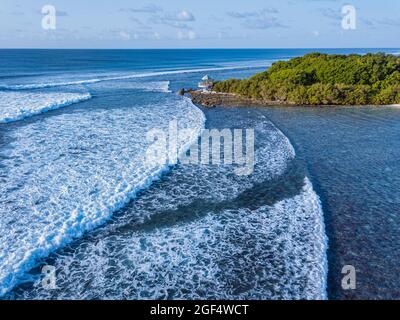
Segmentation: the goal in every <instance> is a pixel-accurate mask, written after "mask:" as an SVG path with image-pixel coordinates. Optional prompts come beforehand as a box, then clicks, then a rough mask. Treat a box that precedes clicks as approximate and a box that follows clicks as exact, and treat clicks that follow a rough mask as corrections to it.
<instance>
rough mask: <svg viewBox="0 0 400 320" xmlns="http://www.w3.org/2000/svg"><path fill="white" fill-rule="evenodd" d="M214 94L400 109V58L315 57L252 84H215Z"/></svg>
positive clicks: (275, 68)
mask: <svg viewBox="0 0 400 320" xmlns="http://www.w3.org/2000/svg"><path fill="white" fill-rule="evenodd" d="M214 90H215V91H219V92H229V93H236V94H239V95H241V96H244V97H247V98H254V99H259V100H264V101H269V102H270V101H276V102H280V103H288V104H301V105H365V104H378V105H383V104H398V103H400V57H397V56H394V55H389V54H384V53H378V54H367V55H355V54H353V55H328V54H321V53H311V54H307V55H305V56H303V57H299V58H293V59H291V60H289V61H278V62H275V63H274V64H273V65H272V66H271V67H270V68H269V69H268V70H266V71H264V72H261V73H257V74H255V75H254V76H252V77H251V78H248V79H244V80H238V79H229V80H226V81H220V82H216V83H215V85H214Z"/></svg>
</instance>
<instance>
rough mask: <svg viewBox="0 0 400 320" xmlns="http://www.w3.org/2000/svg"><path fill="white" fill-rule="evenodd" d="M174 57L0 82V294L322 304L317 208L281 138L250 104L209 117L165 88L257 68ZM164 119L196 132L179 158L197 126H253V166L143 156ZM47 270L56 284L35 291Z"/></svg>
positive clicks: (323, 243) (164, 126) (322, 252)
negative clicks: (242, 170) (246, 170)
mask: <svg viewBox="0 0 400 320" xmlns="http://www.w3.org/2000/svg"><path fill="white" fill-rule="evenodd" d="M97 54H99V53H97ZM102 54H103V53H102ZM104 54H105V55H108V54H113V53H112V52H105V53H104ZM135 54H137V53H135ZM140 54H141V53H140ZM163 54H164V53H163ZM146 57H147V56H146V53H143V56H141V57H139V58H138V60H139V61H142V60H143V59H145V58H146ZM78 58H79V57H76V59H78ZM103 58H104V59H103ZM38 59H39V58H38ZM40 59H42V57H41V58H40ZM102 59H103V60H104V61H108V59H109V58H107V57H102ZM121 59H122V58H121ZM100 60H101V59H100ZM122 60H123V59H122ZM157 61H158V60H157ZM249 61H257V60H256V57H253V58H252V59H251V60H249ZM258 61H263V62H259V65H258V64H257V63H256V62H254V66H253V67H257V68H259V67H260V65H262V66H263V68H265V66H268V65H269V63H270V62H266V59H262V60H258ZM268 61H270V60H268ZM178 62H179V61H178ZM178 62H177V68H176V69H175V70H167V71H166V70H164V69H162V68H160V70H158V69H157V68H155V69H154V70H153V71H148V70H147V71H142V70H141V69H138V70H136V71H129V72H128V71H124V72H122V71H121V70H111V71H108V72H93V71H92V70H89V69H88V70H87V72H86V73H85V72H81V71H80V70H78V71H79V73H78V71H76V70H75V71H74V70H72V71H68V72H67V71H65V74H63V73H61V74H58V73H57V72H54V74H53V73H52V74H51V75H48V76H47V75H42V74H40V75H38V76H36V77H24V76H21V78H18V77H16V78H12V79H11V80H9V81H8V82H7V81H4V82H3V83H2V84H1V85H0V125H1V127H0V132H1V136H0V138H1V140H0V141H1V145H0V179H1V184H0V296H2V297H3V298H5V299H13V298H14V299H41V298H52V299H121V298H124V299H325V298H326V272H327V263H326V247H327V239H326V236H325V232H324V221H323V213H322V209H321V205H320V202H319V199H318V196H317V195H316V193H315V192H314V191H313V187H312V184H311V182H310V180H309V179H308V177H307V174H306V173H305V172H303V171H302V169H301V168H300V167H299V165H298V164H297V162H296V154H295V150H294V148H293V146H292V145H291V143H290V141H289V140H288V138H287V137H286V136H285V135H284V134H283V133H282V132H281V131H280V130H279V129H278V128H276V127H275V126H274V125H273V124H272V123H271V122H270V121H269V120H268V119H267V118H265V117H264V116H260V115H258V114H257V111H256V110H254V109H251V110H250V109H249V110H246V109H243V110H237V109H228V110H214V111H213V110H207V112H206V115H207V119H206V117H205V114H204V113H203V112H202V111H201V110H200V109H199V108H197V107H196V106H194V105H193V104H192V103H191V101H190V100H189V99H187V98H185V97H179V96H177V95H176V94H175V93H174V92H176V91H178V89H180V88H182V87H186V88H188V87H195V86H196V85H197V82H198V80H199V79H201V77H202V76H203V75H204V73H205V72H207V73H210V74H211V76H215V77H227V78H228V77H233V76H237V75H241V74H243V75H247V74H251V73H254V72H255V71H254V70H253V69H251V68H252V66H251V65H248V64H247V63H246V61H245V60H244V61H239V62H238V63H237V64H236V65H231V66H229V65H226V64H224V63H226V62H224V63H222V62H221V63H220V64H210V63H208V64H204V65H202V64H199V66H195V67H186V68H182V66H181V65H179V68H178ZM115 63H117V62H115ZM148 63H149V65H152V64H153V63H154V61H152V60H151V61H150V62H148ZM97 67H98V66H97V65H96V68H97ZM88 68H89V67H88ZM78 69H79V68H78ZM74 72H77V73H76V74H75V73H74ZM213 73H214V74H213ZM4 79H7V77H4ZM4 79H3V80H4ZM173 120H176V121H177V123H178V129H191V131H185V132H186V134H185V135H181V136H180V139H179V141H178V149H179V153H181V154H183V153H184V152H186V151H187V150H188V149H189V147H190V146H191V145H192V144H193V143H197V140H198V137H199V136H200V135H201V132H202V130H203V128H204V127H207V128H218V129H223V128H243V129H245V128H254V129H255V134H256V149H255V159H256V164H255V168H254V173H253V174H252V175H250V176H238V175H236V174H235V166H234V165H233V166H232V165H230V166H225V165H219V166H216V165H183V164H180V163H179V164H178V165H176V166H174V167H170V166H168V165H167V164H163V165H162V164H159V163H158V161H153V162H152V161H148V159H147V158H146V151H147V150H148V148H149V145H150V143H151V142H148V141H147V140H146V134H147V133H148V132H149V131H150V130H151V129H154V128H156V129H158V130H165V131H166V132H168V127H169V124H170V122H171V121H173ZM206 120H207V121H206ZM155 160H157V159H155ZM46 264H50V265H54V266H55V267H56V270H57V287H58V289H56V290H46V289H45V288H43V287H42V285H41V279H42V278H41V273H40V269H41V267H42V266H43V265H46Z"/></svg>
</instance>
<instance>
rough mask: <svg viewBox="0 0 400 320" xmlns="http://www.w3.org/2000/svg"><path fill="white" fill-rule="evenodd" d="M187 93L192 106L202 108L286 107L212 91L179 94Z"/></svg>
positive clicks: (271, 102) (274, 102)
mask: <svg viewBox="0 0 400 320" xmlns="http://www.w3.org/2000/svg"><path fill="white" fill-rule="evenodd" d="M185 93H188V94H189V96H190V98H191V99H192V102H193V103H194V104H198V105H202V106H204V107H217V106H224V107H240V106H280V105H288V104H287V103H280V102H277V101H262V100H256V99H250V98H245V97H241V96H239V95H237V94H234V93H222V92H214V91H202V90H187V91H181V92H180V94H185Z"/></svg>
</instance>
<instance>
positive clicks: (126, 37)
mask: <svg viewBox="0 0 400 320" xmlns="http://www.w3.org/2000/svg"><path fill="white" fill-rule="evenodd" d="M119 36H120V38H121V39H122V40H130V39H131V35H130V34H129V33H128V32H125V31H120V32H119Z"/></svg>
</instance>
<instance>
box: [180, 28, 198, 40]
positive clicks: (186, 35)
mask: <svg viewBox="0 0 400 320" xmlns="http://www.w3.org/2000/svg"><path fill="white" fill-rule="evenodd" d="M177 36H178V39H180V40H194V39H196V38H197V34H196V32H194V31H191V30H190V31H183V30H179V31H178V33H177Z"/></svg>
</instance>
